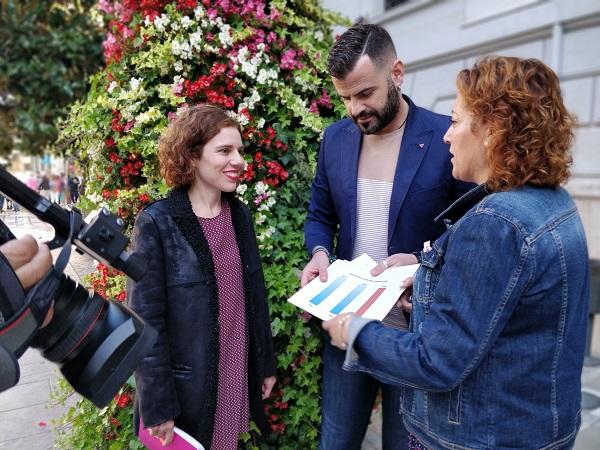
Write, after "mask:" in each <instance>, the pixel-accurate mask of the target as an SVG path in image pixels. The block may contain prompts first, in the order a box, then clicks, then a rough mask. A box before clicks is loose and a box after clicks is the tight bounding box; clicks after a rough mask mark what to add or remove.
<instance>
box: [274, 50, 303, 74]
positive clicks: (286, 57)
mask: <svg viewBox="0 0 600 450" xmlns="http://www.w3.org/2000/svg"><path fill="white" fill-rule="evenodd" d="M296 54H297V53H296V50H294V49H293V48H290V49H289V50H286V51H285V52H283V55H281V61H279V67H281V68H282V69H289V70H294V68H295V67H296V66H297V65H300V63H298V62H297V61H296Z"/></svg>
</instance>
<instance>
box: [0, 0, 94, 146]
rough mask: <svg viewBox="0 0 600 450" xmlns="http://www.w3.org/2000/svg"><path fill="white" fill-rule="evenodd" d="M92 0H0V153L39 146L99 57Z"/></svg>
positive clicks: (83, 88) (49, 138)
mask: <svg viewBox="0 0 600 450" xmlns="http://www.w3.org/2000/svg"><path fill="white" fill-rule="evenodd" d="M95 3H96V2H95V1H94V0H77V1H66V0H42V1H39V0H35V1H32V0H27V1H23V0H19V1H16V0H3V1H2V3H1V9H0V42H2V46H1V47H0V109H1V110H2V114H1V115H0V133H2V134H1V135H0V153H7V152H8V151H10V150H11V149H12V148H13V147H16V148H19V149H21V150H23V151H25V152H26V153H38V152H41V151H42V150H43V149H44V148H45V147H46V146H47V145H49V144H51V143H52V142H53V141H54V140H55V139H56V137H57V134H58V133H57V128H56V127H57V124H56V123H57V121H58V120H60V119H61V118H64V116H65V115H66V113H67V106H68V105H69V104H71V103H72V102H73V101H74V100H75V99H77V98H81V97H83V96H84V95H85V93H86V92H87V77H88V75H89V74H91V73H93V72H95V71H96V70H98V69H99V67H100V65H101V63H102V49H101V46H100V42H101V34H100V32H99V29H98V27H97V26H96V25H95V23H94V21H93V19H92V17H91V15H90V10H91V8H92V7H93V5H94V4H95Z"/></svg>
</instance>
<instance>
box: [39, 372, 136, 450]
mask: <svg viewBox="0 0 600 450" xmlns="http://www.w3.org/2000/svg"><path fill="white" fill-rule="evenodd" d="M132 395H133V386H132V385H131V384H130V383H127V384H126V385H125V386H124V387H123V388H122V389H121V390H120V391H119V393H118V394H117V395H115V399H114V400H113V401H112V402H111V403H110V404H109V405H108V406H106V407H104V408H102V409H98V408H96V406H95V405H94V404H93V403H92V402H90V401H88V400H86V399H84V398H80V397H79V396H77V395H76V394H75V393H74V391H73V388H72V387H71V386H70V385H69V384H68V383H67V382H66V380H65V379H64V378H61V379H59V380H58V386H57V388H56V389H54V390H53V391H52V394H51V398H50V400H51V401H52V402H54V403H55V404H59V405H62V406H66V405H71V406H69V407H68V409H67V412H66V413H65V415H63V416H62V417H61V418H59V419H57V420H55V421H54V425H55V428H56V429H57V431H58V433H57V439H56V446H57V447H58V448H64V449H70V450H90V449H106V450H121V449H131V450H137V449H143V448H145V447H144V446H143V445H142V444H141V443H140V442H139V441H138V440H137V438H136V437H135V436H134V434H133V428H132V426H131V403H132V398H133V397H132ZM73 403H74V405H73Z"/></svg>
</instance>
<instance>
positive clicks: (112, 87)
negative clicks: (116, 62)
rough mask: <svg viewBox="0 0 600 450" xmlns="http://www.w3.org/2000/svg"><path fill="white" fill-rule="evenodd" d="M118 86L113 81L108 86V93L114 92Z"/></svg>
mask: <svg viewBox="0 0 600 450" xmlns="http://www.w3.org/2000/svg"><path fill="white" fill-rule="evenodd" d="M117 86H118V84H117V82H116V81H114V80H113V81H111V82H110V84H109V85H108V92H112V91H114V89H115V88H116V87H117Z"/></svg>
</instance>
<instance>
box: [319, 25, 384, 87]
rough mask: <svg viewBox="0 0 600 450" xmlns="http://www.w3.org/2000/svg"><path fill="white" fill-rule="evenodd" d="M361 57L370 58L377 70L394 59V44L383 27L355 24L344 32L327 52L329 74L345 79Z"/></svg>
mask: <svg viewBox="0 0 600 450" xmlns="http://www.w3.org/2000/svg"><path fill="white" fill-rule="evenodd" d="M363 55H367V56H368V57H369V58H371V61H373V63H374V64H375V66H376V67H378V68H380V67H382V66H383V65H384V64H385V63H386V62H387V61H389V59H391V58H395V57H396V48H395V47H394V42H393V41H392V38H391V36H390V34H389V33H388V32H387V31H386V30H385V29H384V28H383V27H381V26H379V25H374V24H368V23H357V24H354V25H352V27H350V28H349V29H348V30H346V32H344V34H342V35H341V36H340V37H339V39H338V40H337V41H336V42H335V44H333V47H332V48H331V51H330V52H329V58H328V59H327V68H328V70H329V74H330V75H331V76H332V77H335V78H339V79H343V78H345V77H346V75H348V73H349V72H351V71H352V69H354V66H356V63H357V61H358V60H359V59H360V57H361V56H363Z"/></svg>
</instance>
